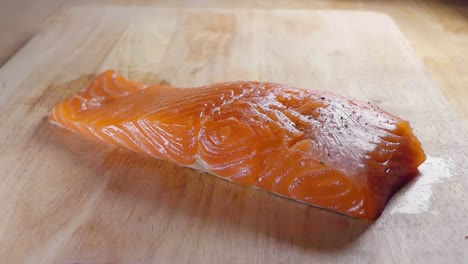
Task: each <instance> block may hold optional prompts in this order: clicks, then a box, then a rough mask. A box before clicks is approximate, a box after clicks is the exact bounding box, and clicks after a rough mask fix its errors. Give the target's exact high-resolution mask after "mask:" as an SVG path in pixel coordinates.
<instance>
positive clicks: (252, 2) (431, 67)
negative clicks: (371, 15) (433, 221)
mask: <svg viewBox="0 0 468 264" xmlns="http://www.w3.org/2000/svg"><path fill="white" fill-rule="evenodd" d="M93 4H100V5H110V6H113V5H124V6H128V7H132V6H159V7H202V8H213V7H216V8H239V9H248V8H267V9H274V8H292V9H301V10H311V9H338V10H368V11H378V12H383V13H385V14H387V15H389V16H391V17H392V18H393V19H394V20H395V22H396V23H397V25H398V27H399V28H400V29H401V30H402V32H403V33H404V35H405V36H406V37H407V39H408V41H409V42H410V44H411V46H412V47H413V49H414V50H415V52H416V55H417V56H418V58H419V59H420V60H421V61H422V62H423V64H424V65H425V68H426V69H427V71H428V72H429V73H430V75H431V77H432V79H433V80H434V81H435V83H436V84H437V87H438V88H439V89H440V90H441V92H442V94H443V95H444V97H445V98H446V99H447V100H448V102H449V104H450V106H451V107H452V108H453V109H454V110H455V112H456V114H457V116H458V118H459V119H460V120H461V121H462V124H463V125H464V126H465V128H468V104H466V98H468V89H466V83H467V82H468V79H467V78H468V77H467V76H468V67H465V65H466V63H465V62H466V61H467V60H468V2H467V1H465V0H457V1H455V0H452V1H446V0H443V1H441V0H414V1H407V0H396V1H385V0H377V1H368V0H356V1H342V0H330V1H322V0H288V1H282V0H268V1H264V0H236V1H232V0H189V1H187V0H131V1H129V0H99V1H96V0H79V1H75V0H41V1H31V0H15V1H0V29H1V32H2V41H0V65H3V64H4V63H5V62H6V61H8V59H9V58H11V57H12V56H13V55H14V54H15V53H16V52H17V51H18V50H20V49H21V48H22V47H23V46H24V45H25V44H26V43H27V42H28V40H29V39H31V38H32V37H34V36H35V35H36V34H37V33H38V32H39V31H40V29H41V28H42V27H41V25H42V24H43V22H44V20H47V19H48V18H49V17H50V16H51V15H53V14H54V12H55V11H56V10H57V9H60V8H67V7H72V6H81V5H93Z"/></svg>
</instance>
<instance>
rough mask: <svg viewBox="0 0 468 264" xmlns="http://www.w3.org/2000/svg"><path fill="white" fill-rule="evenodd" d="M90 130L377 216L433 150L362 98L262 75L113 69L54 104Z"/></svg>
mask: <svg viewBox="0 0 468 264" xmlns="http://www.w3.org/2000/svg"><path fill="white" fill-rule="evenodd" d="M49 119H50V121H51V122H53V123H55V124H58V125H60V126H62V127H64V128H66V129H69V130H71V131H73V132H76V133H79V134H81V135H84V136H86V137H88V138H92V139H96V140H100V141H104V142H107V143H110V144H113V145H117V146H120V147H123V148H127V149H129V150H132V151H135V152H139V153H145V154H147V155H150V156H152V157H155V158H158V159H163V160H167V161H170V162H174V163H177V164H180V165H183V166H188V167H192V168H196V169H199V170H203V171H206V172H209V173H211V174H214V175H216V176H219V177H222V178H225V179H228V180H230V181H233V182H237V183H239V184H242V185H246V186H254V187H256V188H259V189H262V190H265V191H268V192H272V193H275V194H278V195H281V196H284V197H287V198H290V199H293V200H296V201H300V202H304V203H307V204H311V205H315V206H318V207H322V208H326V209H329V210H333V211H336V212H339V213H342V214H345V215H349V216H353V217H358V218H366V219H375V218H377V217H378V216H379V215H380V214H381V213H382V211H383V209H384V207H385V205H386V203H387V202H388V200H389V199H390V197H391V196H392V194H393V193H394V192H395V191H397V190H398V189H399V188H400V187H401V186H402V185H404V184H405V183H406V182H408V181H409V180H411V179H412V178H413V177H415V176H416V175H417V168H418V166H419V165H420V164H421V163H422V162H423V161H424V160H425V158H426V156H425V154H424V151H423V149H422V148H421V144H420V142H419V141H418V139H417V138H416V137H415V135H414V134H413V131H412V129H411V127H410V125H409V123H408V122H407V121H405V120H403V119H401V118H399V117H396V116H394V115H392V114H389V113H387V112H385V111H383V110H380V109H379V108H377V107H374V106H373V105H371V104H369V103H366V102H361V101H358V100H351V99H347V98H344V97H341V96H338V95H334V94H332V93H329V92H324V91H314V90H308V89H298V88H292V87H288V86H285V85H281V84H274V83H265V82H229V83H219V84H213V85H209V86H204V87H198V88H174V87H170V86H164V85H155V86H148V85H145V84H143V83H139V82H132V81H129V80H126V79H125V78H124V77H123V76H121V75H119V74H117V73H116V72H115V71H113V70H108V71H106V72H104V73H102V74H100V75H99V76H98V77H97V78H95V79H94V81H92V82H91V83H90V84H89V86H88V87H86V88H85V89H84V90H83V91H81V92H79V93H77V94H76V95H74V96H73V97H72V98H69V99H66V100H64V101H63V102H61V103H59V104H57V105H56V106H55V108H54V109H53V110H52V111H51V112H50V114H49Z"/></svg>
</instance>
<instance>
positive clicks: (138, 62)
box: [0, 6, 468, 263]
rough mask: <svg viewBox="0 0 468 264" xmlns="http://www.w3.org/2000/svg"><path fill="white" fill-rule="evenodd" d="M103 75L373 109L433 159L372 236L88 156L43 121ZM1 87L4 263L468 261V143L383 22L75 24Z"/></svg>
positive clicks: (335, 220) (287, 204)
mask: <svg viewBox="0 0 468 264" xmlns="http://www.w3.org/2000/svg"><path fill="white" fill-rule="evenodd" d="M106 68H115V69H117V70H118V71H119V72H121V73H123V74H124V75H126V76H128V77H130V78H133V79H138V80H143V81H147V82H152V83H155V82H169V83H171V84H173V85H176V86H194V85H200V84H207V83H211V82H217V81H229V80H248V79H250V80H261V81H274V82H280V83H285V84H289V85H292V86H299V87H308V88H316V89H323V90H329V91H333V92H336V93H340V94H343V95H347V96H350V97H354V98H360V99H362V100H369V101H372V102H374V103H376V104H378V105H380V106H381V107H382V108H384V109H386V110H389V111H391V112H393V113H395V114H397V115H399V116H402V117H404V118H406V119H409V120H410V121H411V123H412V125H413V127H414V128H415V132H416V134H417V135H418V136H419V138H420V139H421V141H422V143H423V146H424V148H425V150H426V152H427V154H428V155H429V157H430V159H429V160H428V162H426V163H425V164H424V165H423V168H424V169H423V170H422V174H421V175H420V176H419V177H418V179H417V180H416V181H415V182H413V183H412V184H410V185H409V186H407V187H406V188H405V189H404V190H403V191H401V192H399V193H398V195H397V196H396V197H395V198H394V199H393V200H392V201H391V203H390V204H389V205H388V207H387V209H386V210H385V212H384V214H383V215H382V216H381V217H380V218H379V220H378V221H377V222H375V223H368V222H362V221H359V220H354V219H350V218H347V217H343V216H341V215H338V214H334V213H331V212H328V211H325V210H320V209H317V208H314V207H311V206H307V205H303V204H299V203H295V202H292V201H289V200H286V199H283V198H280V197H277V196H275V195H271V194H268V193H265V192H261V191H258V190H254V189H249V188H244V187H241V186H238V185H236V184H232V183H229V182H226V181H223V180H220V179H218V178H216V177H212V176H210V175H208V174H204V173H200V172H196V171H194V170H191V169H187V168H181V167H179V166H176V165H174V164H171V163H167V162H163V161H158V160H154V159H151V158H148V157H145V156H142V155H137V154H134V153H130V152H127V151H124V150H121V149H116V148H111V147H109V146H105V145H101V144H100V143H96V142H92V141H88V140H85V139H83V138H80V137H79V136H77V135H74V134H71V133H66V132H64V131H62V130H59V129H57V128H56V127H53V126H51V125H50V124H49V123H48V122H46V121H45V120H44V117H45V115H46V113H47V112H48V111H49V110H50V109H51V108H52V106H53V105H54V104H55V103H56V102H57V101H59V100H60V99H62V98H64V97H66V96H68V95H70V94H72V93H73V92H76V91H78V90H79V89H81V88H82V87H83V85H85V83H86V82H87V81H89V79H90V78H92V76H93V74H95V73H96V72H98V71H101V70H103V69H106ZM0 82H1V83H2V84H3V88H2V93H3V96H2V97H1V99H0V110H1V112H0V120H1V121H2V124H3V125H2V127H1V130H0V135H1V137H0V138H1V139H2V141H1V144H2V145H1V150H0V163H1V164H0V165H1V166H0V167H1V170H2V171H1V172H2V173H1V175H2V180H1V181H0V214H1V215H2V216H3V217H2V218H0V256H2V263H252V262H258V263H265V262H270V263H281V262H283V263H310V262H325V263H343V262H347V263H363V262H364V263H366V262H367V263H376V262H378V263H395V262H408V263H440V262H441V261H443V260H445V261H448V262H450V263H463V262H464V261H466V260H467V259H468V250H467V249H468V244H467V241H466V239H465V236H466V235H468V222H467V221H466V218H467V209H468V205H467V204H466V203H465V202H464V201H466V199H467V198H468V197H467V195H466V192H465V190H466V189H467V188H468V183H467V180H466V177H464V176H465V175H466V174H467V173H468V168H467V165H466V162H465V161H466V159H467V158H468V154H467V152H466V150H467V149H468V148H467V147H468V143H467V142H468V141H467V138H466V135H465V134H464V130H463V128H462V126H461V125H460V122H459V121H458V120H457V119H456V118H455V116H454V114H453V112H452V111H451V110H450V107H449V106H448V104H447V103H446V102H445V100H444V99H443V97H442V96H441V94H440V92H439V91H438V90H437V89H436V88H435V86H434V85H433V83H432V82H431V80H430V79H429V78H428V75H427V73H426V72H425V70H424V68H423V66H422V64H421V63H420V61H419V60H418V59H417V58H416V55H415V54H414V52H413V51H412V50H411V49H410V48H409V45H408V43H407V41H406V40H405V39H404V37H403V35H402V34H401V32H400V31H399V30H398V28H397V27H396V26H395V24H394V23H393V21H392V20H391V19H390V18H389V17H387V16H384V15H381V14H377V13H373V12H344V11H293V10H226V9H180V8H151V7H146V8H137V7H133V6H130V7H92V6H89V7H83V8H74V9H70V10H68V11H63V12H61V13H59V14H58V15H56V16H54V17H53V18H51V19H49V22H48V25H47V26H46V27H45V30H44V31H42V32H41V33H40V34H38V35H37V36H36V37H34V38H33V39H32V40H31V41H30V42H29V43H28V44H26V45H25V46H24V47H23V48H22V49H21V50H20V51H19V52H18V53H17V54H16V55H15V56H14V57H13V58H12V59H11V60H9V61H8V62H7V63H6V64H5V65H4V67H2V68H1V69H0ZM421 190H423V191H421ZM427 195H429V197H428V196H427ZM423 196H424V197H426V198H428V199H427V201H426V200H425V198H424V197H423ZM412 204H413V207H411V206H410V205H412ZM402 208H403V209H404V210H403V209H402Z"/></svg>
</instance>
